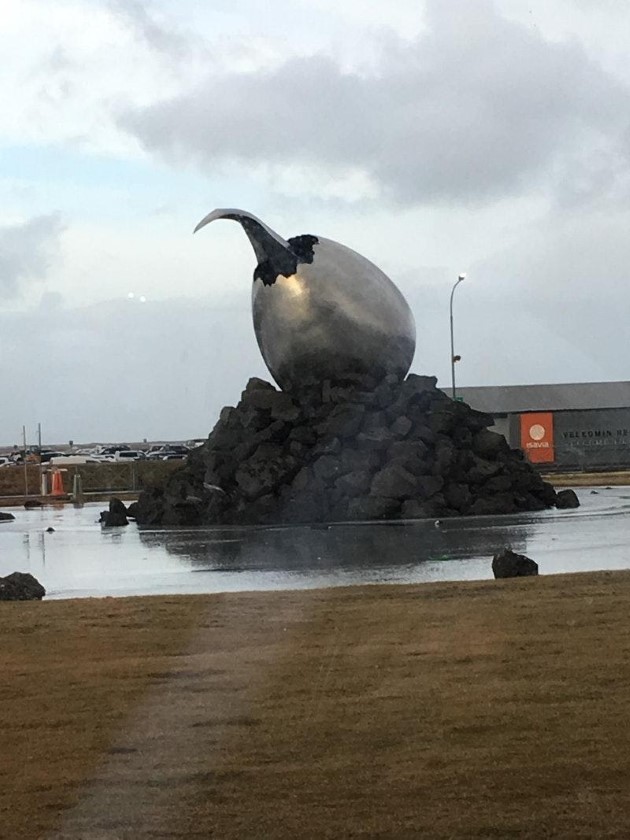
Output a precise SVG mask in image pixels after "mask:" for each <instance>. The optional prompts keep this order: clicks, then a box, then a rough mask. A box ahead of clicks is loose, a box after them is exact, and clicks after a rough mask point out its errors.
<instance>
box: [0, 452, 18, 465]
mask: <svg viewBox="0 0 630 840" xmlns="http://www.w3.org/2000/svg"><path fill="white" fill-rule="evenodd" d="M14 463H15V461H12V460H11V458H9V457H8V456H6V455H0V467H12V466H13V464H14Z"/></svg>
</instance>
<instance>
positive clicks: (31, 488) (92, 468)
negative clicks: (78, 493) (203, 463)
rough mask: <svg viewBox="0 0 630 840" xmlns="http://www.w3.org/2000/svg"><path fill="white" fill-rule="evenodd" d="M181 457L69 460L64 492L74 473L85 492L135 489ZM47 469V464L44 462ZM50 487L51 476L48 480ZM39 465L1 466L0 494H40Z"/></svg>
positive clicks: (163, 475) (160, 477)
mask: <svg viewBox="0 0 630 840" xmlns="http://www.w3.org/2000/svg"><path fill="white" fill-rule="evenodd" d="M183 464H184V461H175V460H173V461H129V462H127V463H124V464H115V463H108V462H106V463H101V464H72V465H69V466H67V467H63V469H64V470H65V472H63V484H64V489H65V491H66V493H70V492H71V490H72V482H73V479H74V476H75V474H78V475H80V476H81V484H82V487H83V492H84V493H107V492H109V491H135V490H141V489H143V488H144V487H151V486H155V485H161V484H163V483H164V482H165V481H166V479H167V478H168V476H169V475H171V474H172V473H173V472H175V471H176V470H178V469H181V468H182V466H183ZM44 469H46V464H44ZM48 486H49V489H50V480H49V483H48ZM39 494H40V468H39V466H38V465H36V464H33V465H29V466H27V467H26V470H25V469H24V467H23V466H11V467H0V497H2V496H26V495H30V496H39Z"/></svg>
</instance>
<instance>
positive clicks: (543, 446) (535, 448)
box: [521, 412, 555, 463]
mask: <svg viewBox="0 0 630 840" xmlns="http://www.w3.org/2000/svg"><path fill="white" fill-rule="evenodd" d="M521 449H523V450H524V452H525V454H526V455H527V457H528V459H529V460H530V461H533V462H534V463H551V462H553V461H554V460H555V453H554V447H553V414H552V413H551V412H537V413H533V412H532V413H531V414H521Z"/></svg>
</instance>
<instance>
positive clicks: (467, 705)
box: [0, 573, 630, 840]
mask: <svg viewBox="0 0 630 840" xmlns="http://www.w3.org/2000/svg"><path fill="white" fill-rule="evenodd" d="M0 607H1V609H0V633H1V642H2V643H1V646H0V673H1V674H2V683H1V687H0V699H1V702H0V725H1V728H2V751H1V754H0V836H2V837H6V838H11V840H13V838H44V837H46V838H64V839H65V838H73V840H75V838H84V839H85V840H105V838H107V840H122V838H124V840H131V838H134V839H135V838H140V840H142V838H158V837H159V838H167V837H177V838H189V837H191V838H207V837H213V838H214V837H216V838H249V837H253V838H346V837H361V838H385V837H392V838H406V837H423V838H434V837H435V838H460V837H462V838H465V837H471V838H472V837H475V838H482V837H483V838H512V837H528V838H547V837H566V838H579V837H583V838H599V837H619V838H622V837H623V838H626V837H630V772H629V771H630V727H629V726H628V712H629V711H630V697H629V694H628V690H629V683H630V618H629V616H630V573H597V574H588V575H573V576H559V577H540V578H529V579H521V580H512V581H497V582H494V581H490V582H482V583H462V584H431V585H424V586H390V587H385V586H378V587H376V586H375V587H363V588H350V589H336V590H319V591H310V592H290V593H267V594H265V593H260V594H235V595H222V596H197V597H172V598H143V599H139V598H132V599H121V600H112V599H105V600H94V601H68V602H49V603H46V602H44V603H22V604H2V605H0Z"/></svg>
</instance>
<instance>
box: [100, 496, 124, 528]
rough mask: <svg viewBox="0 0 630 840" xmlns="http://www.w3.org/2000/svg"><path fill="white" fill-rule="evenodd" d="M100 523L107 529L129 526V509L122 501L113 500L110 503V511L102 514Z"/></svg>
mask: <svg viewBox="0 0 630 840" xmlns="http://www.w3.org/2000/svg"><path fill="white" fill-rule="evenodd" d="M100 522H101V524H102V525H104V526H105V527H106V528H115V527H119V526H121V525H129V521H128V520H127V508H126V507H125V505H124V504H123V503H122V502H121V501H120V499H117V498H115V497H114V498H112V499H110V501H109V510H104V511H102V512H101V516H100Z"/></svg>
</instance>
